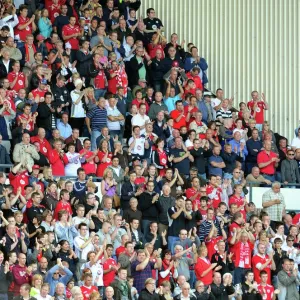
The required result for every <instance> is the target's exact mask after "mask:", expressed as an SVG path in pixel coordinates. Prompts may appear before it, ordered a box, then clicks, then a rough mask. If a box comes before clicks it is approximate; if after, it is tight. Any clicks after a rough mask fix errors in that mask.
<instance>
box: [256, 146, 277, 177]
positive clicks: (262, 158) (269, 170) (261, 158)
mask: <svg viewBox="0 0 300 300" xmlns="http://www.w3.org/2000/svg"><path fill="white" fill-rule="evenodd" d="M273 157H276V158H277V154H276V153H275V152H272V151H270V153H269V154H268V153H267V152H266V151H265V150H263V151H260V152H259V153H258V155H257V164H260V163H265V162H267V161H270V160H271V159H272V158H273ZM275 164H276V163H275V162H272V163H270V164H269V165H267V166H266V167H264V168H260V172H261V173H265V174H268V175H274V174H275V172H276V167H275Z"/></svg>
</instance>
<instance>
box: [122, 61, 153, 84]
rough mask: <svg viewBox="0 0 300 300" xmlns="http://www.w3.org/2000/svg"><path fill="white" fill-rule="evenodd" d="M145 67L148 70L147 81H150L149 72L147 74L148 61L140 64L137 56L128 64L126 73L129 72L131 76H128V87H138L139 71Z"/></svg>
mask: <svg viewBox="0 0 300 300" xmlns="http://www.w3.org/2000/svg"><path fill="white" fill-rule="evenodd" d="M143 66H145V68H146V80H147V81H148V75H149V74H148V72H147V69H148V67H147V62H146V60H145V61H144V63H143V62H141V63H139V62H138V60H137V59H136V56H134V57H132V58H131V60H130V61H129V62H128V64H127V67H128V68H127V69H126V72H127V71H128V72H129V73H127V74H130V75H131V76H128V85H129V86H130V87H131V88H133V87H134V86H135V85H138V81H139V69H140V68H142V67H143Z"/></svg>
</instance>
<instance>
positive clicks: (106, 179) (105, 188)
mask: <svg viewBox="0 0 300 300" xmlns="http://www.w3.org/2000/svg"><path fill="white" fill-rule="evenodd" d="M116 186H117V182H116V181H115V180H114V177H113V171H112V169H110V168H106V169H105V171H104V173H103V180H102V181H101V193H102V196H104V195H106V196H109V197H112V198H113V197H114V195H115V193H116Z"/></svg>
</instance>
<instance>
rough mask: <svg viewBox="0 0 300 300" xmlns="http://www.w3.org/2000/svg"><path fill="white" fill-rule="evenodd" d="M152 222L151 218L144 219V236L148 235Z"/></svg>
mask: <svg viewBox="0 0 300 300" xmlns="http://www.w3.org/2000/svg"><path fill="white" fill-rule="evenodd" d="M150 223H151V221H149V220H142V232H143V234H144V236H147V234H148V233H149V230H150V228H149V227H150Z"/></svg>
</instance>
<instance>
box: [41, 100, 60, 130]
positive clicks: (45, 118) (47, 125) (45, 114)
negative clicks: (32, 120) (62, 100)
mask: <svg viewBox="0 0 300 300" xmlns="http://www.w3.org/2000/svg"><path fill="white" fill-rule="evenodd" d="M37 112H38V117H37V120H36V121H37V125H38V127H42V128H44V129H45V130H51V129H52V116H54V118H55V120H56V117H57V114H56V113H53V112H51V109H50V107H49V106H48V105H47V104H46V103H45V102H42V103H40V104H39V106H38V109H37Z"/></svg>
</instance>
